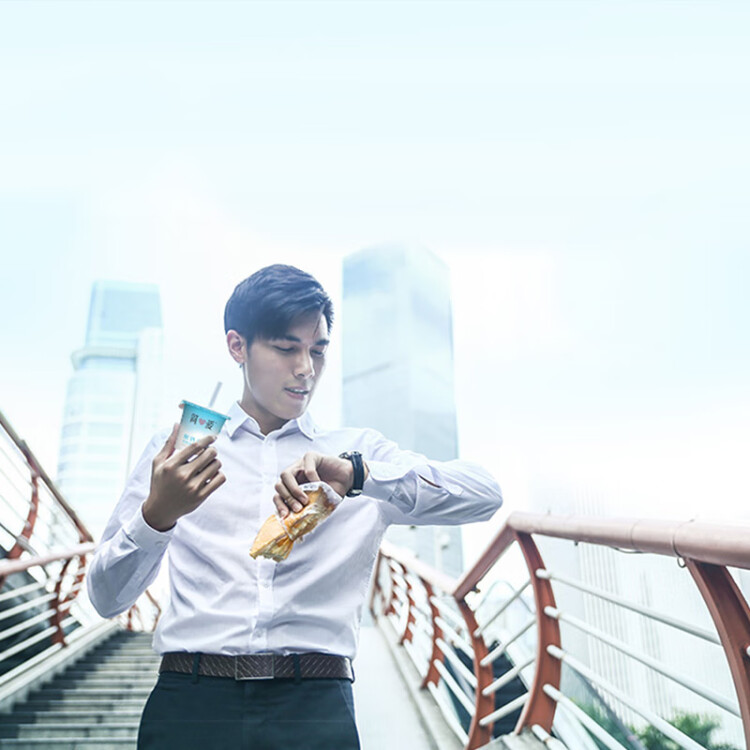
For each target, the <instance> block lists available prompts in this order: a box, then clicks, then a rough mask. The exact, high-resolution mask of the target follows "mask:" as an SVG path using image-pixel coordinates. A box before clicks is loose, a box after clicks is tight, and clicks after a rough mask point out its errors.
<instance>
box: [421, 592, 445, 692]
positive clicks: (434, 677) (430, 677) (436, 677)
mask: <svg viewBox="0 0 750 750" xmlns="http://www.w3.org/2000/svg"><path fill="white" fill-rule="evenodd" d="M420 580H421V581H422V585H423V586H424V590H425V592H426V593H427V604H428V605H429V606H430V616H431V618H432V654H431V655H430V663H429V665H428V668H427V674H426V675H425V676H424V679H423V680H422V685H421V687H422V688H426V687H427V685H429V684H430V683H432V684H433V685H437V684H438V682H439V681H440V672H438V670H437V667H436V666H435V663H436V662H438V661H444V659H445V655H444V654H443V652H442V651H441V650H440V648H439V647H438V645H437V642H438V638H442V637H443V631H442V628H441V627H440V626H439V625H438V624H437V622H436V620H437V618H438V617H439V616H440V610H439V609H438V608H437V607H436V606H435V605H434V604H433V602H432V597H433V596H434V595H435V591H434V589H433V588H432V584H430V583H428V582H427V581H425V580H424V579H420Z"/></svg>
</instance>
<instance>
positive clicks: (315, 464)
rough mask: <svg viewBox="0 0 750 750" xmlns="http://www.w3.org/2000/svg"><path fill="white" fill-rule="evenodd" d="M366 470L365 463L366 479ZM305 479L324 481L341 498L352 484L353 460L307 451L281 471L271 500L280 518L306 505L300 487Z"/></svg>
mask: <svg viewBox="0 0 750 750" xmlns="http://www.w3.org/2000/svg"><path fill="white" fill-rule="evenodd" d="M368 474H369V471H368V469H367V466H366V465H365V479H367V475H368ZM305 482H325V483H326V484H328V485H330V486H331V487H332V488H333V490H334V491H335V492H337V493H338V494H339V495H341V496H342V497H343V496H344V495H346V493H347V492H349V490H350V489H351V488H352V485H353V484H354V467H353V466H352V462H351V461H349V460H347V459H345V458H339V457H338V456H325V455H323V454H322V453H315V452H313V451H310V452H309V453H305V455H304V456H302V458H300V459H299V460H297V461H295V462H294V463H293V464H292V465H291V466H289V467H288V468H286V469H285V470H284V471H282V472H281V476H280V477H279V481H278V482H277V483H276V494H275V495H274V496H273V502H274V505H275V506H276V509H277V510H278V512H279V516H281V518H286V516H288V515H289V513H290V512H294V513H297V512H298V511H300V510H302V508H303V506H305V505H307V503H308V502H309V501H308V498H307V495H306V494H305V493H304V492H303V491H302V490H301V489H300V484H304V483H305Z"/></svg>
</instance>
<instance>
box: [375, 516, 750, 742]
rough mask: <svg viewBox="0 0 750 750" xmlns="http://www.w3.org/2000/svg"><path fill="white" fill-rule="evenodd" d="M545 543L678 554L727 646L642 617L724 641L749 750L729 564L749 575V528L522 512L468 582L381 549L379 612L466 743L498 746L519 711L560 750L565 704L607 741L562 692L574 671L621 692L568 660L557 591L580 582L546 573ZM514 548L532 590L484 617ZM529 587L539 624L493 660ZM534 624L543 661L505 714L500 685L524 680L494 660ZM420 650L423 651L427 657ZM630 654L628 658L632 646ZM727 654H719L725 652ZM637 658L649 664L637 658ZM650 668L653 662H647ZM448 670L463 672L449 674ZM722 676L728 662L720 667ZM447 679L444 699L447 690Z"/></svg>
mask: <svg viewBox="0 0 750 750" xmlns="http://www.w3.org/2000/svg"><path fill="white" fill-rule="evenodd" d="M544 537H547V538H556V539H565V540H569V541H571V542H574V543H576V544H577V543H588V544H591V545H600V546H601V545H603V546H607V547H613V548H616V549H617V550H620V551H632V552H641V553H652V554H656V555H663V556H670V557H674V558H679V561H680V562H681V563H682V561H684V565H685V566H686V567H687V569H688V570H689V572H690V574H691V576H692V579H693V580H694V582H695V585H696V586H697V589H698V591H699V592H700V594H701V596H702V598H703V600H704V602H705V604H706V606H707V608H708V611H709V612H710V615H711V618H712V619H713V622H714V624H715V627H716V633H717V634H718V637H716V635H715V634H714V635H712V634H710V633H708V634H702V633H701V632H700V629H699V628H697V627H694V626H693V625H691V624H690V623H684V624H682V623H680V622H678V621H676V620H670V618H669V617H667V616H662V615H659V614H658V613H657V614H654V613H652V612H649V611H647V610H646V609H645V608H640V610H641V611H640V614H641V615H642V616H644V617H647V618H649V617H655V619H660V620H661V622H662V623H666V624H667V625H671V626H673V627H675V628H678V629H680V630H683V631H684V632H686V633H692V634H697V635H699V636H701V637H703V638H704V639H706V640H711V639H713V641H714V642H715V643H716V644H720V646H721V647H722V648H723V652H724V655H725V657H726V664H728V667H729V670H730V672H731V677H732V680H733V684H734V688H735V691H736V696H735V697H736V702H734V699H732V698H730V699H728V700H724V699H722V698H721V696H719V697H718V698H716V700H715V705H717V706H719V707H721V708H723V709H724V708H726V709H727V710H728V711H729V712H731V713H733V714H734V715H735V716H738V717H740V719H741V722H742V728H743V731H744V736H745V741H746V743H747V746H748V747H750V609H748V604H747V602H746V601H745V598H744V597H743V595H742V593H741V591H740V589H739V587H738V585H737V583H736V582H735V580H734V578H733V576H732V574H731V572H730V570H729V569H728V567H729V566H734V567H740V568H746V569H750V526H742V525H735V526H721V525H714V524H707V523H697V522H688V523H684V522H674V523H672V522H659V521H647V520H614V519H600V518H580V517H554V516H550V515H544V516H538V515H533V514H528V513H513V514H512V515H511V516H510V517H509V518H508V520H507V522H506V523H505V525H504V526H503V527H502V528H501V529H500V531H499V532H498V533H497V535H496V536H495V538H494V539H493V540H492V542H491V543H490V544H489V546H488V547H487V549H486V550H485V551H484V552H483V554H482V555H481V556H480V558H479V559H478V561H477V562H476V564H475V565H474V566H473V567H472V568H471V569H470V570H468V571H467V572H466V573H465V574H464V575H463V577H462V578H461V579H460V580H458V581H456V580H453V579H451V578H449V577H447V576H445V575H443V574H441V573H438V572H437V571H436V570H434V569H432V568H431V567H430V566H428V565H425V564H424V563H423V562H421V561H420V560H418V559H417V558H416V557H415V556H414V555H413V554H412V553H411V552H409V551H406V550H403V549H399V548H396V547H394V546H393V545H391V544H389V543H387V542H385V543H383V545H382V547H381V551H380V555H379V558H378V563H377V569H376V575H375V583H374V587H373V591H372V598H371V602H370V608H371V611H372V613H373V615H374V616H375V617H376V618H378V619H379V620H380V621H381V622H390V623H391V625H393V627H394V628H395V630H396V635H397V639H398V641H399V642H400V644H401V645H402V646H403V647H404V648H405V650H406V652H407V653H408V654H409V656H410V657H411V659H412V661H413V662H414V664H415V665H416V667H417V669H418V671H419V672H420V674H421V677H422V681H421V687H422V688H427V689H429V690H430V692H431V693H432V694H433V696H434V698H435V700H436V701H437V702H438V703H439V704H440V707H441V709H442V710H443V714H444V716H445V718H446V719H447V720H448V722H449V724H451V726H452V727H453V728H454V731H455V732H456V734H457V735H458V737H459V738H460V739H461V740H462V741H463V742H464V745H465V748H466V750H473V749H474V748H480V747H483V746H484V745H486V744H487V743H489V742H490V740H491V739H492V736H493V723H494V722H495V721H498V720H500V719H501V718H503V717H506V716H508V715H510V714H511V713H513V711H517V710H518V709H519V708H520V709H521V712H520V716H519V718H518V720H517V722H516V724H515V730H514V731H515V732H516V733H520V732H521V731H523V730H527V731H533V732H534V733H535V734H537V736H538V737H540V738H541V739H545V738H546V740H549V737H550V734H551V733H552V732H553V722H554V721H555V716H556V712H557V709H558V706H559V705H560V704H562V705H564V706H565V710H566V713H567V712H568V711H570V712H575V716H577V718H578V720H579V721H580V722H582V724H581V726H586V727H587V728H588V729H589V730H592V729H593V730H594V731H591V732H590V733H592V734H598V733H599V732H601V731H602V730H600V729H599V727H598V726H593V728H592V726H591V725H592V724H593V722H592V720H591V719H590V717H588V716H585V715H583V712H582V711H580V709H578V707H577V706H576V705H571V704H572V701H570V700H566V697H565V696H564V695H562V693H561V691H560V681H561V679H560V678H561V667H562V664H563V663H565V664H567V665H568V667H569V668H571V669H573V670H576V671H578V670H580V671H579V674H584V675H586V676H587V678H590V679H591V680H592V681H593V684H594V685H596V686H597V687H601V688H602V689H603V690H604V691H605V693H606V692H607V690H609V689H610V686H608V685H607V683H606V681H605V680H602V681H601V682H599V683H597V681H596V680H597V679H598V678H597V676H595V675H592V674H590V671H589V670H587V669H586V668H585V667H584V666H581V665H580V663H579V662H578V661H577V660H576V659H574V658H573V657H572V656H571V655H570V654H569V653H568V652H565V651H564V650H563V645H564V644H563V643H562V641H561V633H560V621H563V622H565V621H566V615H565V613H563V612H561V611H560V610H559V609H558V607H557V604H556V601H555V592H554V590H553V582H554V581H558V582H561V584H560V585H562V584H563V583H564V584H565V585H572V586H576V585H577V584H576V582H574V581H571V580H569V579H567V578H566V577H565V576H564V575H563V574H561V573H560V572H559V571H548V570H546V569H545V564H544V561H543V559H542V555H541V553H540V551H539V548H538V547H537V544H536V541H535V538H544ZM512 547H517V548H519V549H520V551H521V553H522V558H523V561H524V563H525V567H526V569H527V571H528V577H529V581H528V582H527V583H525V584H524V585H523V586H522V587H519V589H518V590H517V591H515V592H514V593H513V594H512V595H510V596H508V597H507V600H506V601H505V602H504V603H501V606H500V607H499V608H497V610H496V612H494V613H491V614H490V612H489V610H487V609H486V608H485V609H483V607H484V603H485V602H486V598H483V594H486V593H487V591H488V587H489V584H490V582H491V581H495V582H497V581H498V580H499V579H500V578H502V562H503V557H504V555H505V554H506V553H507V552H508V550H509V549H511V548H512ZM558 573H560V574H559V575H558ZM529 585H530V587H531V591H532V592H533V606H531V609H533V611H534V614H533V615H532V616H531V620H530V621H529V622H528V623H526V624H525V625H523V626H522V627H521V628H520V629H518V631H517V632H515V633H512V634H506V641H505V642H503V643H502V644H501V645H500V646H498V647H496V648H494V649H493V653H492V654H490V653H489V651H490V648H489V645H490V644H488V643H487V642H486V637H487V634H488V633H489V632H490V629H491V628H492V627H493V625H492V622H493V621H494V620H495V618H496V617H498V616H499V615H500V614H502V613H503V612H505V611H506V609H507V608H508V607H509V605H511V604H512V603H513V602H514V601H515V600H517V599H518V598H519V597H520V596H521V594H522V592H523V591H525V590H526V587H528V586H529ZM579 588H581V590H582V591H585V592H586V594H587V595H592V596H599V595H602V596H603V598H605V599H606V598H608V597H609V600H610V601H615V598H613V597H611V596H610V595H609V594H607V593H606V592H597V591H595V590H594V589H593V588H592V587H586V586H583V587H579ZM615 603H618V602H617V601H615ZM619 603H622V602H619ZM529 604H530V603H529ZM625 606H627V605H625ZM567 620H568V621H570V622H573V623H576V619H575V618H573V617H568V618H567ZM534 626H535V630H536V647H535V652H536V653H535V659H534V665H533V667H529V669H527V675H526V677H527V679H526V682H527V686H528V691H527V693H526V694H525V695H521V696H519V697H518V698H516V699H514V700H513V701H512V705H511V704H509V705H508V706H505V707H499V708H498V707H496V705H495V698H494V690H495V689H496V688H497V686H498V684H499V683H500V684H505V683H507V682H508V681H509V678H510V677H513V676H514V675H513V674H511V672H514V670H509V672H508V673H507V674H506V675H503V676H501V677H500V678H498V677H497V676H496V675H494V674H493V667H492V661H493V658H494V656H496V655H497V654H496V653H495V652H500V651H502V652H505V653H506V654H507V653H508V651H507V649H508V648H509V647H510V645H511V643H513V642H516V641H517V640H518V639H519V638H520V637H521V636H522V634H523V633H525V631H526V630H531V629H532V628H533V627H534ZM584 627H585V624H584ZM532 632H533V631H532ZM590 632H591V633H593V634H595V635H596V634H597V633H598V631H596V630H594V629H590ZM598 636H599V637H601V638H603V639H605V640H604V642H605V643H606V642H608V640H609V641H610V645H611V642H614V643H615V648H617V647H618V645H617V642H616V641H614V639H608V637H607V636H606V635H601V634H600V633H599V634H598ZM419 641H421V650H420V648H418V647H417V645H418V642H419ZM619 647H620V649H621V650H622V644H619ZM460 652H463V653H464V655H466V656H467V657H468V656H469V655H471V662H472V664H473V668H472V670H471V671H470V673H469V670H468V669H466V666H465V664H466V662H468V659H465V660H464V666H463V667H462V665H461V664H460V663H456V662H458V661H459V660H458V659H457V658H456V655H457V654H460ZM717 653H720V651H718V650H717ZM634 658H639V657H638V655H635V657H634ZM643 658H645V659H648V657H643ZM717 658H720V657H717ZM529 661H531V658H529ZM652 661H653V660H652ZM641 663H642V664H644V663H646V664H648V663H649V662H648V661H643V660H641ZM449 666H450V667H451V670H452V672H451V670H449V669H448V668H447V667H449ZM720 667H721V665H720V664H717V669H718V668H720ZM652 668H657V667H655V666H652ZM530 669H533V676H530V675H529V674H528V671H529V670H530ZM520 671H521V670H520V668H519V669H518V670H515V674H517V673H519V672H520ZM657 671H660V674H661V675H667V677H669V678H670V679H672V680H675V681H676V682H678V683H679V684H680V685H683V686H685V685H687V686H688V687H691V683H690V681H689V678H685V679H684V680H683V679H682V678H681V676H680V675H678V674H673V673H672V671H671V668H670V669H667V670H666V671H661V668H660V667H659V668H657ZM461 675H463V677H464V678H465V679H463V683H464V687H463V690H462V689H461V686H460V685H459V684H458V682H459V681H461V679H460V678H461ZM441 681H442V686H441V687H442V693H441V691H439V690H438V689H437V688H438V685H439V683H441ZM467 686H468V688H467ZM471 688H473V689H471ZM691 689H694V690H695V691H696V692H699V694H700V695H701V696H702V697H703V698H708V699H709V700H713V694H712V693H710V691H709V689H708V688H704V687H703V686H701V685H698V686H695V685H693V686H692V687H691ZM459 692H461V693H462V694H459ZM612 694H614V695H616V696H617V699H618V700H619V699H620V698H622V699H623V700H628V701H629V699H628V698H627V697H626V696H621V695H619V694H618V693H617V691H614V690H613V692H612ZM446 695H451V698H455V699H456V700H455V701H453V704H454V705H452V704H451V701H449V700H446V698H445V696H446ZM455 703H458V704H461V705H463V706H464V707H466V708H467V710H468V709H469V708H471V709H472V710H471V711H470V712H469V713H470V715H471V721H470V724H469V726H468V730H466V728H465V725H464V727H462V726H460V724H459V721H458V719H457V712H456V710H455ZM625 705H626V706H628V708H632V709H633V710H634V711H636V713H638V714H639V715H640V716H641V717H645V721H646V723H653V725H654V726H657V728H658V729H659V730H660V731H663V732H664V733H665V734H667V736H670V737H671V738H672V739H673V740H675V741H678V744H680V743H682V746H683V747H692V748H700V747H701V746H700V745H698V744H697V743H695V742H692V744H690V743H691V740H690V738H688V737H686V736H685V735H682V734H681V733H680V732H679V730H677V729H675V728H674V727H673V726H671V725H668V724H667V723H666V722H663V721H661V719H660V718H659V717H657V716H654V715H652V713H651V710H650V708H649V707H648V706H645V707H644V706H640V705H638V704H637V700H635V701H634V702H633V704H632V705H631V704H630V703H625ZM730 718H731V717H730ZM735 721H736V719H735ZM599 736H600V735H599ZM610 739H611V738H610ZM615 745H616V743H615ZM610 746H614V745H610ZM616 746H617V747H621V745H616Z"/></svg>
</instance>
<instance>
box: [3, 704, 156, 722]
mask: <svg viewBox="0 0 750 750" xmlns="http://www.w3.org/2000/svg"><path fill="white" fill-rule="evenodd" d="M140 708H141V709H142V708H143V707H142V706H141V707H140ZM140 720H141V711H140V710H139V708H134V709H133V710H131V711H127V710H111V711H97V710H88V711H87V710H85V709H83V708H81V709H71V710H67V711H19V712H17V713H14V714H13V721H14V722H15V723H17V724H64V723H70V724H129V723H132V722H135V723H136V724H137V723H139V722H140Z"/></svg>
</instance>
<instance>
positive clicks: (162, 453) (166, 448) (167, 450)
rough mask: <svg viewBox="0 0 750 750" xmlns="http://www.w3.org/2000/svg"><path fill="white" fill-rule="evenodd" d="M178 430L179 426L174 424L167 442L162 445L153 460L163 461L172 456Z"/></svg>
mask: <svg viewBox="0 0 750 750" xmlns="http://www.w3.org/2000/svg"><path fill="white" fill-rule="evenodd" d="M179 429H180V425H179V424H177V423H176V422H175V424H174V426H173V427H172V432H170V433H169V437H168V438H167V441H166V442H165V443H164V445H162V447H161V448H160V450H159V452H158V453H157V454H156V455H155V456H154V458H155V459H157V458H158V459H159V460H161V461H164V460H166V459H167V458H169V457H170V456H171V455H172V451H173V450H174V444H175V443H176V442H177V431H178V430H179Z"/></svg>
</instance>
